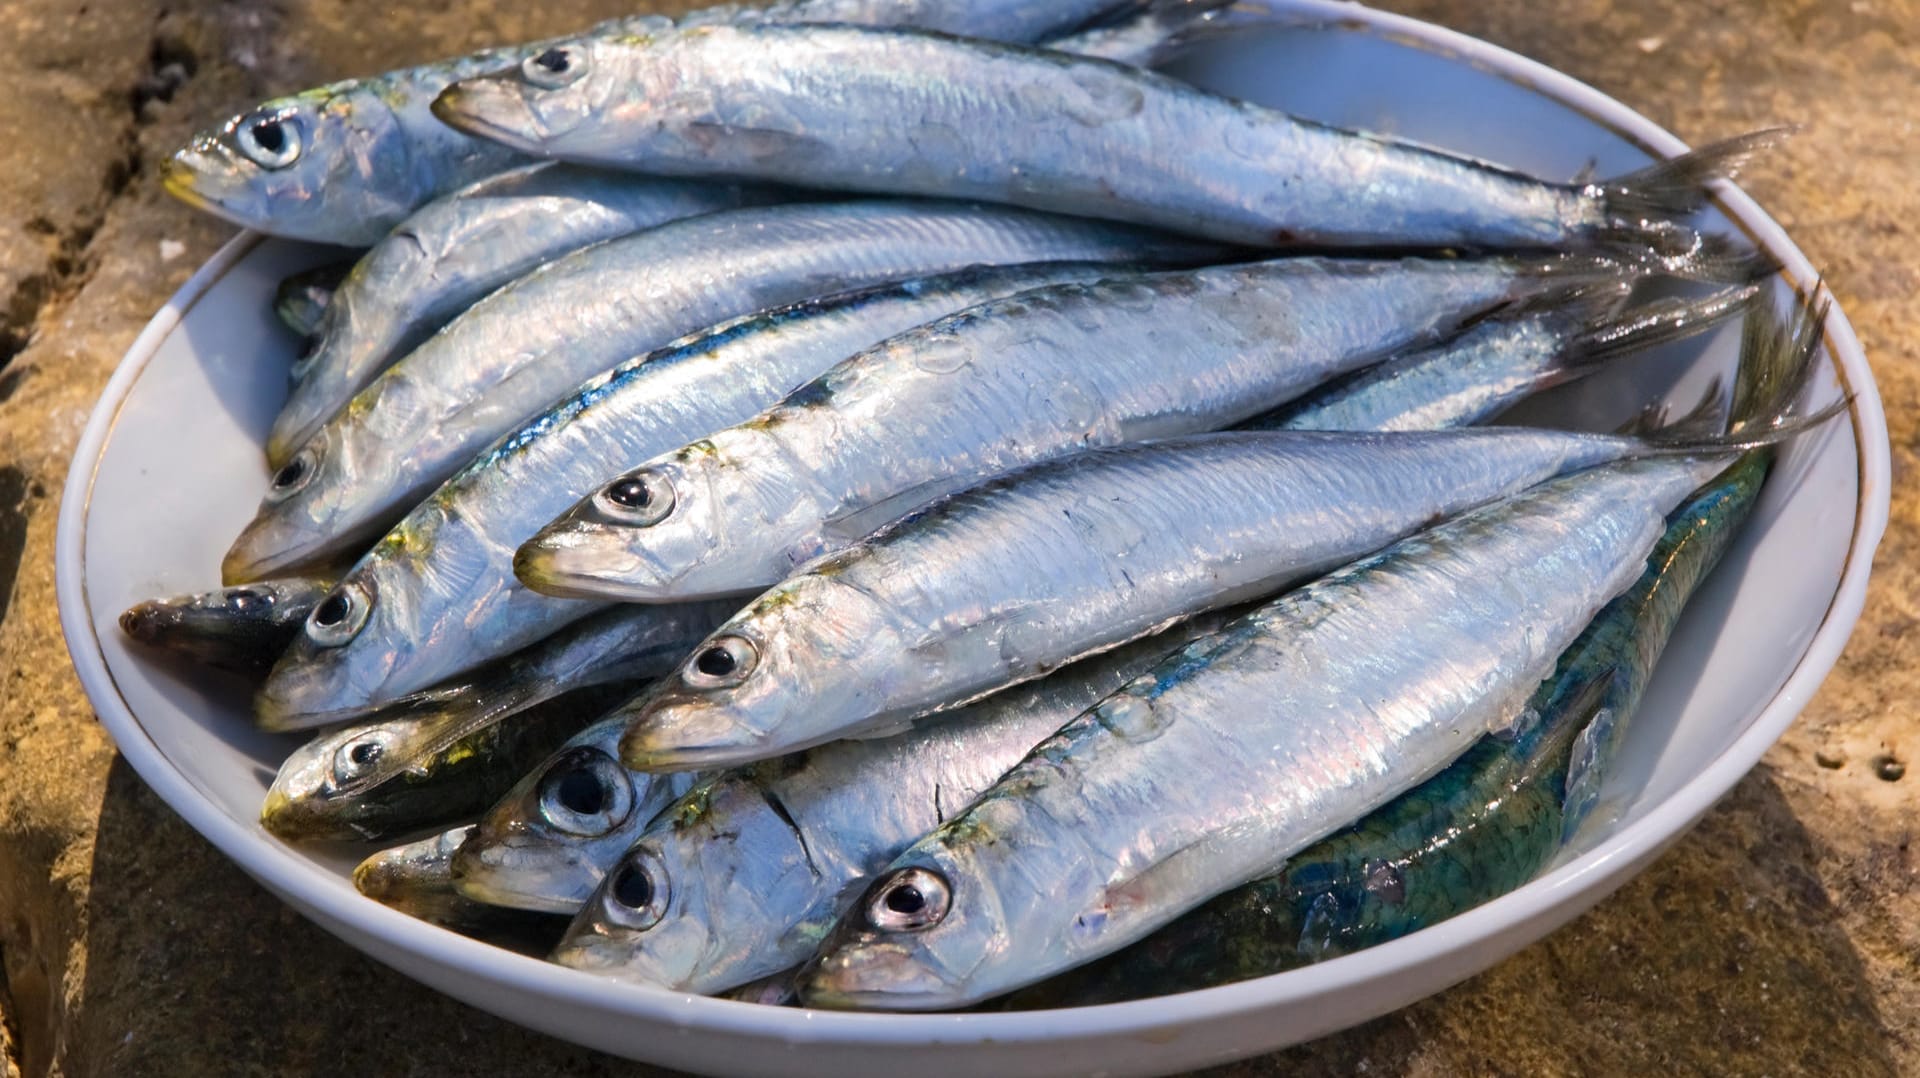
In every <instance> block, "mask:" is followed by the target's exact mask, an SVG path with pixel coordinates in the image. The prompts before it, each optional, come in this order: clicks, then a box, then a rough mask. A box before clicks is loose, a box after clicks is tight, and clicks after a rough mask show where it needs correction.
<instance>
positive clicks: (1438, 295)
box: [517, 257, 1632, 602]
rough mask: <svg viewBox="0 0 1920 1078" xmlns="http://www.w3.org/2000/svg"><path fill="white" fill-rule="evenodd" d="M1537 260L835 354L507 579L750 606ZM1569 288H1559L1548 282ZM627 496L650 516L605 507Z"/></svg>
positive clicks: (1426, 318)
mask: <svg viewBox="0 0 1920 1078" xmlns="http://www.w3.org/2000/svg"><path fill="white" fill-rule="evenodd" d="M1571 262H1572V263H1573V264H1574V265H1576V266H1577V267H1578V269H1574V268H1570V267H1569V264H1568V261H1566V260H1561V259H1557V258H1553V257H1545V258H1543V259H1541V260H1539V261H1528V260H1504V259H1489V260H1478V261H1475V260H1468V261H1455V262H1431V261H1422V260H1419V259H1407V260H1399V261H1343V260H1324V259H1315V258H1298V259H1278V260H1274V261H1271V262H1263V263H1254V264H1247V265H1232V266H1213V267H1208V268H1204V269H1199V270H1192V271H1178V272H1171V273H1158V274H1148V275H1139V276H1133V277H1126V278H1110V279H1107V280H1104V281H1100V282H1096V283H1093V284H1088V285H1060V286H1056V287H1053V288H1048V289H1043V290H1036V291H1032V292H1028V293H1025V294H1023V295H1020V296H1014V297H1011V298H1008V299H1004V300H1000V301H997V302H993V303H987V304H983V305H981V306H979V307H975V308H973V309H972V310H969V311H965V312H962V313H960V314H957V315H954V316H951V317H949V318H945V319H942V320H940V321H938V322H934V323H930V324H929V325H926V326H923V327H920V328H918V329H914V330H909V331H908V332H906V333H903V334H901V335H899V336H897V337H894V338H892V339H891V340H889V341H886V342H884V343H882V344H880V345H876V346H875V347H873V348H870V349H867V350H866V351H865V352H863V353H860V354H858V355H855V356H853V357H850V358H849V359H847V360H845V361H844V362H842V363H840V364H839V365H837V366H835V367H834V368H833V369H832V370H829V371H828V372H826V373H825V374H823V375H821V376H819V377H818V378H816V379H814V380H813V381H812V382H810V383H808V384H807V385H805V386H802V387H801V388H799V389H797V390H795V391H794V392H793V393H791V394H789V395H788V397H787V398H786V399H785V400H784V401H782V402H781V403H779V404H778V405H775V406H774V407H772V408H769V409H767V410H766V411H765V412H762V413H761V414H760V415H758V416H755V417H754V418H752V419H750V420H748V421H746V422H745V423H741V424H737V425H735V426H733V427H731V428H728V429H726V430H721V431H718V432H716V433H714V434H712V435H710V436H708V437H706V438H704V439H702V440H700V441H697V442H693V443H690V444H688V445H687V446H685V447H683V448H681V449H679V450H677V451H675V452H670V453H665V454H662V455H661V456H658V457H655V458H654V459H653V460H651V461H649V462H647V463H646V464H643V465H642V466H640V467H639V468H636V469H633V470H632V471H629V472H627V473H625V474H624V475H622V476H619V477H617V478H616V479H615V480H613V481H612V482H611V483H609V484H608V485H607V486H605V487H603V488H602V491H601V492H600V493H596V494H595V495H594V496H593V497H591V498H588V499H584V500H582V501H581V502H580V503H579V504H578V505H576V506H575V507H574V508H573V509H571V510H569V511H568V512H567V513H566V514H565V515H563V516H561V517H560V518H558V519H557V520H555V521H554V522H553V523H552V524H550V525H548V526H547V527H545V528H543V529H542V530H541V531H540V532H539V533H538V534H536V535H535V536H534V537H533V538H532V539H530V540H528V541H527V542H526V543H525V544H524V545H523V546H522V547H521V549H520V552H519V555H518V562H517V568H518V571H519V573H520V576H521V579H522V580H524V581H525V582H526V583H527V584H529V585H530V586H532V587H534V588H538V589H540V590H542V591H547V592H550V593H553V594H562V595H576V596H577V595H584V594H600V595H604V596H607V597H610V598H620V599H626V600H629V601H640V602H660V601H666V600H671V599H676V598H681V597H690V596H698V595H715V594H740V593H746V592H751V591H758V590H761V589H764V588H766V587H769V586H771V585H772V584H774V583H775V582H777V581H779V580H781V579H783V578H785V577H786V576H787V575H788V573H789V572H791V571H792V570H793V568H794V567H796V566H798V565H800V564H803V563H805V562H807V561H809V560H811V559H812V558H814V557H817V556H819V555H821V554H824V553H827V552H829V551H832V550H835V549H837V548H839V547H841V546H844V545H846V544H847V543H849V542H851V541H853V540H855V539H857V538H860V537H861V536H864V535H865V534H866V533H867V532H869V531H871V530H873V528H874V527H876V526H878V525H879V524H881V523H883V522H885V521H887V520H891V519H893V518H895V517H898V516H902V515H904V514H905V513H906V512H907V511H908V510H911V509H913V508H916V507H918V506H920V505H923V504H926V503H928V502H931V501H933V500H934V499H935V498H937V497H939V496H941V495H943V494H947V493H951V492H952V491H955V490H959V489H963V488H965V487H968V486H972V485H974V484H975V483H978V482H980V481H982V480H985V479H987V478H989V477H991V476H994V475H998V474H1000V473H1002V472H1006V471H1009V470H1011V469H1013V468H1017V467H1020V466H1023V465H1027V464H1032V463H1036V462H1038V461H1041V460H1045V459H1049V458H1052V457H1058V456H1062V455H1066V454H1068V453H1071V452H1076V451H1079V450H1082V449H1087V448H1094V447H1099V446H1106V445H1115V444H1119V443H1122V442H1129V441H1139V440H1142V439H1148V438H1158V437H1171V436H1176V435H1181V434H1188V433H1196V432H1201V431H1208V430H1216V429H1220V428H1223V427H1229V426H1232V425H1234V424H1236V423H1240V422H1243V421H1245V420H1247V419H1249V418H1252V417H1253V416H1254V415H1256V414H1259V413H1261V412H1264V411H1266V410H1268V409H1271V408H1273V407H1275V406H1276V405H1278V404H1280V403H1281V402H1283V401H1286V400H1288V399H1290V398H1292V397H1294V396H1297V395H1299V394H1300V393H1303V392H1305V391H1307V390H1309V389H1311V388H1312V387H1313V386H1315V385H1317V384H1319V383H1321V382H1322V381H1324V380H1326V379H1327V378H1330V377H1332V376H1334V375H1337V374H1340V373H1343V372H1345V371H1349V370H1353V369H1355V368H1357V367H1361V366H1364V365H1366V364H1368V363H1371V362H1374V361H1376V360H1378V359H1379V358H1380V357H1382V356H1384V355H1386V354H1389V353H1391V352H1393V351H1395V350H1398V349H1402V348H1406V347H1409V346H1412V345H1417V344H1422V343H1427V342H1429V341H1432V340H1435V339H1437V338H1439V337H1441V336H1442V335H1444V334H1446V333H1449V332H1452V331H1454V330H1456V329H1457V328H1458V326H1459V325H1460V323H1462V322H1463V321H1465V320H1466V319H1468V318H1470V317H1471V316H1473V315H1475V314H1478V313H1481V312H1484V311H1487V310H1489V309H1492V308H1496V307H1500V306H1502V305H1504V304H1506V303H1508V302H1510V301H1512V300H1514V299H1515V298H1516V297H1521V296H1530V295H1533V294H1536V293H1542V292H1546V293H1552V292H1556V291H1557V290H1558V289H1559V288H1560V287H1562V277H1563V275H1564V276H1567V277H1575V278H1579V277H1582V276H1583V275H1588V274H1598V275H1600V276H1602V277H1605V278H1606V279H1610V280H1613V279H1619V278H1620V277H1622V276H1632V272H1631V271H1629V270H1627V269H1624V268H1622V267H1620V266H1617V265H1615V264H1612V263H1608V262H1604V261H1601V262H1595V261H1593V260H1584V259H1573V260H1571ZM1562 271H1564V274H1563V272H1562ZM630 482H639V483H642V484H644V485H646V486H647V488H648V489H649V490H654V491H657V492H658V496H659V497H660V499H661V501H660V504H663V505H667V506H670V509H669V510H668V511H667V513H666V515H665V516H659V515H658V514H655V513H651V512H649V513H648V514H646V515H643V516H636V515H635V514H632V513H625V512H619V511H617V507H610V505H609V503H608V502H607V501H606V498H605V497H604V496H603V495H604V494H605V492H607V491H610V490H611V489H612V488H613V487H614V486H616V485H619V484H623V483H630Z"/></svg>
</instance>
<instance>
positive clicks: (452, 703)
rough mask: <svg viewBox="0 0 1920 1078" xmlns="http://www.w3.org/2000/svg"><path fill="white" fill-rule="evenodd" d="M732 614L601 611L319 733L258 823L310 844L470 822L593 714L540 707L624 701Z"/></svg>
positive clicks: (283, 769)
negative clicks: (585, 696) (621, 696)
mask: <svg viewBox="0 0 1920 1078" xmlns="http://www.w3.org/2000/svg"><path fill="white" fill-rule="evenodd" d="M728 612H729V610H728V608H727V606H726V605H723V604H711V603H709V604H695V605H692V606H688V607H677V608H662V609H648V610H638V609H634V608H615V609H610V610H606V611H603V612H601V613H600V614H598V615H596V616H594V617H591V618H588V619H586V620H584V621H581V622H579V623H576V624H574V625H572V626H569V627H567V628H565V629H562V630H561V631H560V632H558V633H555V634H554V635H553V636H551V637H549V638H547V639H545V640H542V641H539V642H538V643H535V644H532V645H530V646H528V647H527V648H525V649H524V650H522V651H520V652H518V653H516V654H514V655H512V656H510V657H508V658H506V659H503V660H501V661H500V662H497V663H494V664H491V665H489V666H486V667H484V668H482V669H481V670H480V671H478V672H477V673H476V674H474V675H473V676H471V677H469V678H467V679H465V680H462V681H457V682H453V683H448V684H442V685H439V686H436V687H435V688H432V689H428V690H425V691H422V692H418V693H414V694H412V695H410V696H406V697H403V698H401V699H399V700H396V701H394V702H392V703H390V704H388V705H386V706H384V707H382V708H380V709H379V710H378V711H376V712H375V713H374V714H373V715H371V716H370V717H368V718H367V719H365V720H363V721H359V722H355V723H353V724H352V725H349V726H346V727H343V728H340V729H337V730H332V731H328V732H326V733H322V734H320V735H319V736H317V737H316V738H314V740H313V741H311V742H309V743H308V744H306V745H304V746H302V747H301V748H299V749H296V750H294V752H293V753H292V754H291V755H289V756H288V757H287V759H286V760H285V761H284V762H282V764H281V765H280V771H279V774H278V775H277V776H275V778H274V782H273V785H272V786H271V787H270V788H269V789H268V791H267V797H266V802H265V805H264V807H263V808H262V809H261V812H260V822H261V824H262V825H263V826H265V827H266V829H267V830H268V831H271V832H273V833H274V834H275V835H278V836H279V837H281V838H283V839H287V840H289V841H308V840H315V839H343V838H351V839H378V838H386V837H389V836H392V835H396V834H400V833H403V832H406V831H412V830H418V829H419V828H422V827H429V826H434V825H438V824H443V823H448V822H451V821H454V820H458V819H471V818H472V817H473V816H475V815H477V814H478V813H480V812H481V811H482V810H484V809H485V808H487V807H488V806H489V805H492V804H493V803H494V802H495V801H496V800H498V799H499V798H500V797H501V795H503V794H505V793H506V792H507V790H508V789H510V788H511V787H512V786H513V784H514V783H515V782H517V781H518V780H519V779H520V777H521V776H522V775H524V774H525V773H526V771H527V769H528V768H529V767H531V766H533V765H534V764H536V763H538V762H539V761H541V760H544V759H545V758H546V757H547V756H548V755H549V754H551V753H552V752H554V751H555V750H556V749H557V748H558V747H559V746H560V744H561V743H562V742H563V741H565V740H566V739H567V738H568V737H570V736H572V735H573V734H575V733H577V732H578V731H579V730H580V729H581V728H582V727H583V726H585V725H586V723H587V719H588V717H589V716H590V715H592V714H594V713H595V712H594V711H593V710H591V703H589V702H586V701H583V700H581V699H580V698H579V697H577V696H576V697H574V698H573V699H570V700H567V701H562V702H559V703H556V704H555V705H554V706H553V707H551V708H544V709H543V708H541V706H540V705H542V704H545V703H547V702H548V701H553V700H555V699H556V698H557V697H560V696H562V695H563V694H568V693H578V692H579V691H580V690H584V689H591V688H594V687H596V686H628V687H629V688H628V692H629V694H630V692H631V686H632V685H634V683H636V682H639V681H642V680H644V679H647V678H653V677H658V676H660V675H661V674H662V673H665V672H666V671H667V670H669V669H671V668H672V665H673V664H674V663H675V662H677V661H678V660H679V658H680V656H681V655H683V654H684V653H685V652H686V650H687V648H688V647H690V646H692V645H693V644H694V643H695V642H697V641H698V640H699V639H700V638H701V637H702V636H703V635H704V634H705V633H706V632H707V631H708V630H709V629H710V628H712V627H713V626H714V625H716V624H718V623H719V621H720V620H721V619H722V618H724V617H725V616H726V615H727V613H728ZM615 698H618V697H617V696H616V697H615ZM604 702H605V701H604V699H602V700H601V701H600V703H601V706H604Z"/></svg>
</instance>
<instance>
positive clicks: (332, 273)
mask: <svg viewBox="0 0 1920 1078" xmlns="http://www.w3.org/2000/svg"><path fill="white" fill-rule="evenodd" d="M352 269H353V263H352V262H350V261H349V262H327V263H324V264H322V265H318V266H315V267H314V268H312V269H310V270H302V271H300V272H299V273H296V274H294V275H293V276H291V277H288V278H286V279H285V280H283V281H281V282H280V286H279V287H278V288H275V289H274V290H273V313H274V314H275V315H276V316H278V317H279V319H280V322H281V324H282V325H284V326H286V327H287V328H288V329H290V330H292V331H294V333H296V334H298V335H300V336H301V337H307V336H309V335H311V334H312V333H313V332H314V331H316V330H318V329H319V328H320V321H321V319H322V318H323V317H325V315H326V312H327V304H328V303H329V302H331V301H332V299H333V291H334V289H336V288H338V287H340V282H341V281H343V280H345V279H346V276H347V274H348V273H349V272H351V271H352Z"/></svg>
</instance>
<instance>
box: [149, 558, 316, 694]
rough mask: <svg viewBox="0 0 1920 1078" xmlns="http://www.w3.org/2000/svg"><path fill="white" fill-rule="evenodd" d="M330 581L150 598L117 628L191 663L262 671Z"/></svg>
mask: <svg viewBox="0 0 1920 1078" xmlns="http://www.w3.org/2000/svg"><path fill="white" fill-rule="evenodd" d="M333 585H334V578H332V577H284V578H281V579H277V580H262V581H259V582H257V583H253V584H246V585H242V586H240V587H237V588H219V589H217V590H214V591H207V592H199V593H196V594H192V595H176V596H173V597H171V598H166V599H148V600H147V601H145V602H141V603H135V604H134V605H133V606H131V607H129V608H128V609H127V612H126V613H124V614H121V615H120V628H121V630H122V631H123V632H125V633H126V634H127V635H128V636H130V637H132V638H134V639H135V640H138V641H140V642H141V643H142V644H146V645H149V646H151V647H156V648H161V649H163V650H165V651H170V652H173V653H174V654H177V655H182V656H185V657H186V658H188V659H191V660H193V661H194V662H198V663H205V664H206V665H208V666H216V667H219V668H220V669H222V670H232V671H234V672H235V673H241V674H251V675H259V674H264V673H266V672H267V671H268V670H269V669H271V668H272V667H273V664H274V662H275V661H276V660H278V659H279V658H280V654H281V653H282V652H284V651H286V650H287V645H288V644H290V643H292V642H293V639H294V637H296V636H298V635H299V634H300V626H301V624H302V623H303V622H305V621H306V620H307V615H308V614H309V613H311V612H312V611H313V608H314V607H315V606H318V605H319V603H320V600H321V599H322V598H325V597H326V594H327V592H329V591H331V590H332V589H333Z"/></svg>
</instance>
